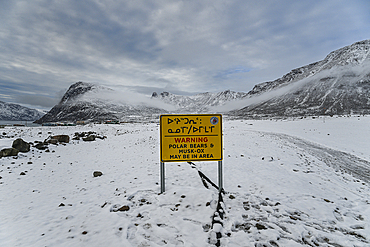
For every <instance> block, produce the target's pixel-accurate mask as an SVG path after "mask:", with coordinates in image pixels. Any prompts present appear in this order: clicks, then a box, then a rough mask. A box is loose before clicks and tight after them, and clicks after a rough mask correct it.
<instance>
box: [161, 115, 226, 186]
mask: <svg viewBox="0 0 370 247" xmlns="http://www.w3.org/2000/svg"><path fill="white" fill-rule="evenodd" d="M222 159H223V142H222V115H221V114H191V115H181V114H174V115H161V116H160V183H161V193H163V192H165V165H164V162H180V161H218V184H219V190H220V191H222V188H223V187H222V182H223V181H222Z"/></svg>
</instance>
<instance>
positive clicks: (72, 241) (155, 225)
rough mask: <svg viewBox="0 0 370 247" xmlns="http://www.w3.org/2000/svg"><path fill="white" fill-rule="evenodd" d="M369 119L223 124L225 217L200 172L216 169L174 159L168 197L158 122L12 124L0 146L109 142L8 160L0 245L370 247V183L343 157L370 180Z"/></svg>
mask: <svg viewBox="0 0 370 247" xmlns="http://www.w3.org/2000/svg"><path fill="white" fill-rule="evenodd" d="M369 121H370V117H366V116H365V117H363V116H361V117H342V118H337V117H333V118H329V117H327V118H316V119H312V118H307V119H299V120H298V119H288V120H273V121H269V120H265V121H258V120H224V123H223V126H224V130H223V133H224V161H223V167H224V169H223V173H224V179H223V181H224V188H225V191H226V194H225V195H223V203H220V205H221V206H222V208H223V210H224V211H225V214H224V216H223V218H222V217H220V215H219V214H218V213H217V212H216V208H217V204H218V203H217V202H218V197H219V195H218V191H217V190H216V189H214V188H212V187H210V189H206V188H205V187H204V186H203V183H202V181H201V179H200V177H199V175H198V172H197V170H200V171H202V172H203V173H204V174H206V176H208V177H209V178H210V179H211V180H212V181H213V182H215V183H216V184H217V162H195V165H196V169H193V168H192V166H190V165H188V164H187V163H166V192H165V193H163V194H159V192H160V187H159V126H158V124H156V123H150V124H142V123H137V124H121V125H86V126H68V127H22V128H21V127H6V128H4V129H1V134H2V138H1V139H0V149H2V148H5V147H10V146H11V144H12V142H13V140H15V139H16V138H19V137H20V138H23V139H24V140H26V141H28V142H34V141H36V140H39V141H42V140H44V139H46V138H47V137H48V136H49V135H57V134H68V135H69V136H70V137H72V136H73V134H74V133H75V132H84V131H95V132H97V133H98V134H99V135H103V136H106V137H107V138H106V139H104V140H101V139H97V140H96V141H94V142H84V141H82V140H72V141H71V142H70V143H67V144H65V145H62V144H59V145H50V147H49V149H50V152H45V151H39V150H37V149H35V148H32V149H31V152H29V153H20V154H19V155H18V158H12V157H11V158H9V157H6V158H1V159H0V177H1V179H0V209H1V210H0V217H1V218H0V219H1V220H0V246H215V245H216V244H217V242H219V243H220V246H273V247H275V246H346V247H347V246H369V245H370V224H369V222H370V221H369V219H370V207H369V204H370V202H369V199H368V198H369V196H370V190H369V180H366V179H367V177H366V174H363V176H362V175H361V171H360V172H359V173H353V175H352V174H351V173H350V172H348V169H347V167H346V166H344V165H341V167H338V166H336V165H337V164H336V162H335V160H336V159H337V161H338V162H340V161H341V159H344V158H347V157H348V158H349V160H350V159H351V158H353V157H356V158H358V159H354V160H353V164H352V165H354V166H356V165H360V164H361V165H364V167H365V168H364V169H365V170H363V171H362V172H363V173H367V174H368V172H369V169H370V166H369V161H370V151H369V150H368V149H367V146H368V141H367V140H369V137H370V133H369V130H368V126H369ZM328 134H329V135H328ZM333 153H334V154H336V153H338V154H340V156H335V157H332V156H333ZM346 162H347V161H346ZM94 171H101V172H102V173H103V175H102V176H100V177H93V172H94ZM21 172H24V173H25V174H26V175H20V173H21ZM122 206H127V207H122ZM120 208H121V209H122V211H120V210H118V209H120ZM127 209H128V210H127ZM124 210H126V211H124ZM215 212H216V213H215ZM214 216H215V217H216V218H217V220H218V221H220V222H221V223H215V224H213V227H212V217H214ZM217 233H221V238H220V239H219V238H218V237H217V235H218V234H217Z"/></svg>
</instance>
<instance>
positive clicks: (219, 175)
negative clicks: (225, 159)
mask: <svg viewBox="0 0 370 247" xmlns="http://www.w3.org/2000/svg"><path fill="white" fill-rule="evenodd" d="M218 191H219V192H221V191H222V160H220V161H218Z"/></svg>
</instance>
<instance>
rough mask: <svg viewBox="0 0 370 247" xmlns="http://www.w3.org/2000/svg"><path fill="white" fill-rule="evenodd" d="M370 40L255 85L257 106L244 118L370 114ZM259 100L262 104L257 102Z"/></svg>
mask: <svg viewBox="0 0 370 247" xmlns="http://www.w3.org/2000/svg"><path fill="white" fill-rule="evenodd" d="M369 65H370V40H365V41H361V42H357V43H355V44H353V45H350V46H346V47H344V48H341V49H339V50H336V51H333V52H331V53H330V54H329V55H328V56H327V57H326V58H325V59H324V60H322V61H319V62H316V63H312V64H309V65H307V66H304V67H301V68H298V69H294V70H292V71H291V72H290V73H288V74H286V75H284V76H283V77H281V78H279V79H277V80H274V81H270V82H264V83H260V84H258V85H256V86H255V87H254V88H253V89H252V90H251V91H250V92H249V93H248V95H249V97H248V98H254V99H257V100H256V102H257V103H253V104H250V105H248V106H245V107H244V108H242V109H240V110H237V111H234V112H233V114H235V115H238V116H243V117H253V116H269V117H270V116H281V117H283V116H284V117H286V116H306V115H346V114H370V100H369V99H370V67H369ZM258 99H260V100H258Z"/></svg>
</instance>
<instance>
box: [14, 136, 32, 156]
mask: <svg viewBox="0 0 370 247" xmlns="http://www.w3.org/2000/svg"><path fill="white" fill-rule="evenodd" d="M12 147H13V148H15V149H18V151H19V152H22V153H27V152H29V151H30V149H31V145H30V144H29V143H28V142H25V141H24V140H22V139H21V138H18V139H16V140H15V141H14V142H13V144H12Z"/></svg>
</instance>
